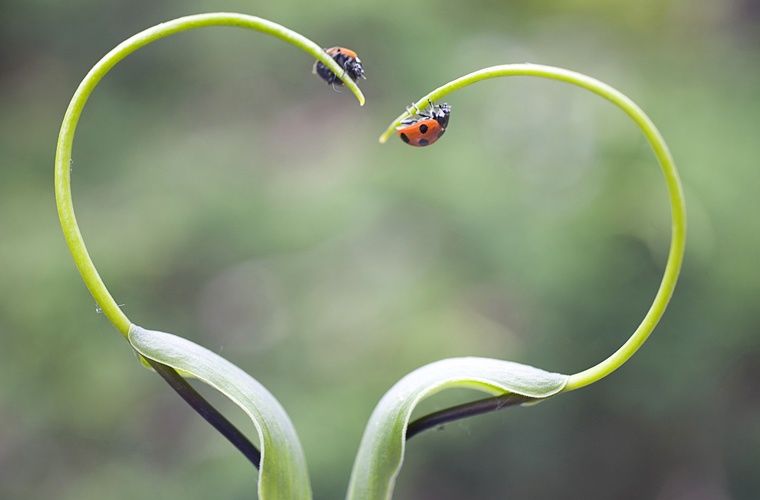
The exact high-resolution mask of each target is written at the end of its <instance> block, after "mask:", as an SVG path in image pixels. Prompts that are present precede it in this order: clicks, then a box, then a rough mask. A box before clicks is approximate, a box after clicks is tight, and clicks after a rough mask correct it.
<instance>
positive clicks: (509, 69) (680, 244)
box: [380, 64, 686, 392]
mask: <svg viewBox="0 0 760 500" xmlns="http://www.w3.org/2000/svg"><path fill="white" fill-rule="evenodd" d="M505 76H537V77H542V78H549V79H552V80H560V81H563V82H567V83H571V84H573V85H577V86H579V87H582V88H584V89H587V90H590V91H591V92H593V93H595V94H598V95H600V96H601V97H604V98H605V99H607V100H608V101H610V102H612V103H613V104H615V105H616V106H618V107H619V108H620V109H622V110H623V111H624V112H625V113H626V114H627V115H628V116H629V117H630V118H631V119H632V120H633V121H634V122H635V123H636V125H638V126H639V128H640V129H641V131H642V132H643V133H644V136H645V137H646V139H647V141H648V142H649V144H650V146H651V147H652V150H653V151H654V154H655V157H656V158H657V161H658V162H659V163H660V167H661V169H662V173H663V175H664V176H665V182H666V184H667V188H668V196H669V199H670V207H671V218H672V232H671V243H670V252H669V254H668V261H667V264H666V266H665V272H664V275H663V277H662V281H661V283H660V287H659V289H658V291H657V294H656V295H655V298H654V301H653V302H652V306H651V307H650V308H649V311H648V312H647V314H646V316H644V319H643V320H642V321H641V324H640V325H639V327H638V328H636V330H635V331H634V332H633V334H632V335H631V337H630V338H629V339H628V340H627V341H626V342H625V343H624V344H623V345H622V346H621V347H620V348H619V349H618V350H617V351H615V352H614V353H613V354H612V355H611V356H609V357H608V358H607V359H605V360H604V361H602V362H601V363H599V364H597V365H595V366H593V367H591V368H589V369H587V370H584V371H582V372H579V373H576V374H574V375H571V376H570V378H569V380H568V382H567V384H566V386H565V388H564V389H563V390H562V392H567V391H572V390H575V389H579V388H581V387H584V386H587V385H589V384H592V383H594V382H596V381H597V380H600V379H602V378H604V377H605V376H607V375H609V374H610V373H612V372H613V371H615V370H616V369H617V368H619V367H620V366H621V365H623V363H625V362H626V361H627V360H628V359H629V358H630V357H631V356H633V354H634V353H635V352H636V351H637V350H638V349H639V347H641V345H642V344H643V343H644V341H646V339H647V338H648V337H649V335H650V334H651V333H652V331H653V330H654V328H655V326H657V323H658V322H659V320H660V318H661V317H662V315H663V313H664V312H665V308H666V307H667V305H668V302H669V301H670V297H671V296H672V295H673V290H674V288H675V286H676V281H677V280H678V274H679V272H680V270H681V264H682V262H683V254H684V248H685V244H686V206H685V203H684V197H683V188H682V186H681V181H680V179H679V178H678V171H677V170H676V166H675V163H674V162H673V157H672V156H671V154H670V151H669V150H668V147H667V145H666V144H665V141H664V139H663V138H662V136H661V135H660V132H659V131H658V130H657V127H655V125H654V123H652V121H651V120H650V119H649V117H648V116H647V115H646V114H645V113H644V112H643V111H642V110H641V109H640V108H639V107H638V106H637V105H636V104H635V103H634V102H633V101H632V100H630V99H629V98H628V97H626V96H625V95H623V94H622V93H621V92H620V91H618V90H616V89H614V88H612V87H610V86H609V85H607V84H606V83H603V82H600V81H599V80H596V79H594V78H591V77H589V76H586V75H583V74H580V73H576V72H574V71H569V70H566V69H561V68H555V67H551V66H542V65H537V64H508V65H503V66H493V67H490V68H485V69H482V70H480V71H476V72H474V73H470V74H469V75H465V76H463V77H461V78H458V79H456V80H453V81H452V82H449V83H447V84H446V85H443V86H441V87H438V88H437V89H435V90H434V91H432V92H430V93H429V94H428V95H426V96H424V97H422V99H420V100H419V101H417V102H416V103H415V106H417V107H418V108H420V109H424V108H425V107H426V106H427V104H428V101H429V100H430V101H437V100H440V99H441V98H442V97H443V96H445V95H447V94H449V93H451V92H453V91H455V90H458V89H460V88H462V87H466V86H467V85H470V84H473V83H476V82H479V81H481V80H487V79H490V78H500V77H505ZM412 111H414V109H413V108H412ZM409 116H410V113H409V112H405V113H403V114H401V115H400V116H399V117H398V118H396V120H395V121H394V122H393V123H391V125H390V126H389V127H388V128H387V129H386V131H385V132H383V134H382V135H381V136H380V142H381V143H382V142H385V141H387V140H388V137H390V136H391V135H392V134H393V132H394V130H395V128H396V127H397V126H398V125H399V124H400V123H401V120H403V119H405V118H408V117H409Z"/></svg>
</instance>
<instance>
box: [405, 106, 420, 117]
mask: <svg viewBox="0 0 760 500" xmlns="http://www.w3.org/2000/svg"><path fill="white" fill-rule="evenodd" d="M412 108H414V113H412ZM406 112H407V113H409V118H411V117H413V116H414V115H418V114H420V113H421V111H420V108H418V107H417V106H416V105H415V104H414V103H412V105H411V106H407V107H406Z"/></svg>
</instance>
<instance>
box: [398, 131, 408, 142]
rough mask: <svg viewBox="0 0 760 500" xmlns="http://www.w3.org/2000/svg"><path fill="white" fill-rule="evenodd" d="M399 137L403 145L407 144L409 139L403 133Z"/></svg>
mask: <svg viewBox="0 0 760 500" xmlns="http://www.w3.org/2000/svg"><path fill="white" fill-rule="evenodd" d="M400 135H401V140H402V141H404V142H405V143H407V144H409V137H407V135H406V134H404V133H402V134H400Z"/></svg>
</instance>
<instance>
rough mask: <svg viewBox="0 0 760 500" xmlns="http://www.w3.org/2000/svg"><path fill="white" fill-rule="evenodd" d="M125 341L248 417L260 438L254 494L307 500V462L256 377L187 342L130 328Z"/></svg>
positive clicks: (285, 420) (291, 429)
mask: <svg viewBox="0 0 760 500" xmlns="http://www.w3.org/2000/svg"><path fill="white" fill-rule="evenodd" d="M129 341H130V343H131V344H132V346H133V347H134V348H135V350H136V351H137V352H139V353H140V354H141V355H143V356H145V357H147V358H150V359H153V360H155V361H158V362H159V363H163V364H165V365H168V366H171V367H172V368H174V369H176V370H180V371H182V372H186V373H189V374H191V375H192V376H194V377H195V378H197V379H199V380H202V381H203V382H205V383H207V384H208V385H210V386H212V387H214V388H215V389H216V390H218V391H219V392H221V393H222V394H224V395H225V396H227V397H228V398H229V399H231V400H232V401H233V402H234V403H235V404H237V405H238V406H240V408H241V409H243V411H244V412H245V413H246V414H247V415H248V416H249V417H250V418H251V420H252V421H253V424H254V426H255V427H256V432H257V433H258V436H259V443H260V446H261V463H260V464H259V481H258V494H259V498H260V499H261V500H265V499H279V498H292V499H299V500H300V499H311V485H310V482H309V474H308V470H307V467H306V459H305V457H304V454H303V450H302V448H301V444H300V441H299V439H298V435H297V434H296V431H295V428H294V427H293V424H292V423H291V421H290V418H289V417H288V415H287V413H286V412H285V410H284V409H283V408H282V406H281V405H280V403H279V402H278V401H277V400H276V399H275V398H274V396H272V394H271V393H270V392H269V391H267V390H266V388H264V386H263V385H261V384H260V383H259V382H258V381H256V379H254V378H253V377H251V376H250V375H248V374H247V373H246V372H244V371H243V370H241V369H240V368H238V367H237V366H235V365H234V364H232V363H230V362H229V361H227V360H226V359H224V358H222V357H221V356H219V355H218V354H215V353H213V352H211V351H209V350H208V349H206V348H204V347H201V346H199V345H197V344H195V343H193V342H191V341H189V340H187V339H184V338H182V337H178V336H176V335H172V334H169V333H164V332H158V331H154V330H146V329H144V328H141V327H139V326H136V325H132V326H131V327H130V330H129Z"/></svg>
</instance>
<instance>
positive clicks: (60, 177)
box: [55, 12, 364, 338]
mask: <svg viewBox="0 0 760 500" xmlns="http://www.w3.org/2000/svg"><path fill="white" fill-rule="evenodd" d="M207 26H233V27H238V28H247V29H252V30H255V31H260V32H262V33H266V34H268V35H272V36H275V37H277V38H280V39H281V40H284V41H286V42H288V43H290V44H292V45H295V46H296V47H299V48H300V49H302V50H304V51H306V52H307V53H308V54H310V55H311V56H312V57H313V58H315V59H318V60H319V61H321V62H322V63H324V64H325V66H327V67H328V68H330V69H331V70H332V71H333V72H334V73H335V74H336V75H339V76H340V78H341V80H342V81H343V83H344V84H345V85H346V87H348V88H349V89H350V90H351V91H352V92H353V93H354V95H356V97H357V99H359V103H360V104H364V96H363V95H362V93H361V91H360V90H359V87H357V85H356V83H354V81H353V80H351V78H349V77H348V76H347V75H346V74H345V73H346V72H345V71H344V70H343V68H341V67H340V66H339V65H338V63H336V62H335V61H334V60H333V58H332V57H330V56H329V55H327V53H325V51H324V50H323V49H322V47H320V46H319V45H317V44H316V43H314V42H312V41H311V40H309V39H308V38H306V37H304V36H302V35H300V34H298V33H296V32H295V31H291V30H289V29H287V28H285V27H284V26H280V25H279V24H276V23H273V22H271V21H267V20H265V19H261V18H258V17H253V16H247V15H244V14H235V13H226V12H218V13H211V14H199V15H194V16H187V17H182V18H179V19H174V20H172V21H169V22H166V23H162V24H159V25H157V26H154V27H152V28H148V29H146V30H145V31H142V32H140V33H138V34H136V35H134V36H132V37H130V38H129V39H127V40H125V41H124V42H122V43H120V44H119V45H117V46H116V47H115V48H114V49H113V50H111V51H110V52H109V53H108V54H106V55H105V56H104V57H103V58H102V59H101V60H100V61H98V63H97V64H96V65H95V66H93V68H92V69H91V70H90V72H89V73H87V76H85V78H84V80H82V83H80V84H79V87H78V88H77V90H76V92H75V93H74V96H73V97H72V99H71V102H70V103H69V107H68V109H67V110H66V115H65V116H64V118H63V123H62V124H61V131H60V134H59V136H58V145H57V148H56V157H55V194H56V203H57V205H58V217H59V219H60V221H61V227H62V229H63V234H64V237H65V238H66V243H67V244H68V246H69V250H71V254H72V255H73V257H74V262H75V263H76V266H77V268H78V269H79V272H80V274H81V275H82V278H83V279H84V282H85V284H86V285H87V288H88V289H89V290H90V293H91V294H92V296H93V297H94V298H95V301H96V302H97V303H98V306H100V308H101V309H102V311H103V313H104V314H105V316H106V317H107V318H108V320H109V321H110V322H111V323H112V324H113V325H114V326H115V327H116V329H117V330H118V331H119V332H120V333H121V334H122V335H123V336H124V338H127V336H128V334H129V325H130V321H129V319H128V318H127V316H126V315H125V314H124V313H123V312H122V310H121V309H120V308H119V306H118V305H117V303H116V301H115V300H114V298H113V297H112V296H111V294H110V293H109V292H108V289H107V288H106V286H105V283H103V280H102V279H101V277H100V275H99V274H98V271H97V269H95V265H94V264H93V262H92V259H91V258H90V255H89V254H88V252H87V247H86V246H85V244H84V239H83V238H82V234H81V232H80V231H79V226H78V225H77V220H76V216H75V215H74V205H73V201H72V197H71V169H70V166H71V150H72V147H73V142H74V132H75V131H76V126H77V123H78V121H79V117H80V115H81V114H82V109H83V108H84V105H85V103H86V102H87V99H88V98H89V97H90V94H92V91H93V90H94V89H95V86H96V85H97V84H98V82H100V80H101V79H102V78H103V77H104V76H105V75H106V74H107V73H108V71H110V70H111V68H113V67H114V66H115V65H116V63H118V62H119V61H121V60H122V59H124V58H125V57H126V56H128V55H129V54H131V53H132V52H134V51H136V50H137V49H139V48H140V47H144V46H145V45H148V44H149V43H151V42H154V41H156V40H158V39H160V38H163V37H166V36H169V35H173V34H175V33H180V32H182V31H187V30H191V29H196V28H203V27H207Z"/></svg>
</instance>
